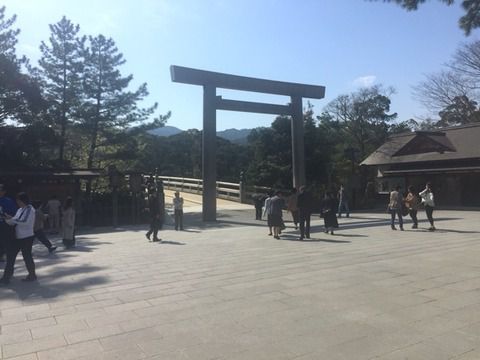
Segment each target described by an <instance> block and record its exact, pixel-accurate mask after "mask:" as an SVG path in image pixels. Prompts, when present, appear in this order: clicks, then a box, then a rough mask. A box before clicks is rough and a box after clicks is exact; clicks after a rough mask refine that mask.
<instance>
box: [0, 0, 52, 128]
mask: <svg viewBox="0 0 480 360" xmlns="http://www.w3.org/2000/svg"><path fill="white" fill-rule="evenodd" d="M15 20H16V16H15V15H13V16H12V17H10V18H6V15H5V7H1V8H0V125H1V124H4V123H5V120H7V119H10V120H13V121H17V122H23V123H31V122H32V121H33V119H34V118H35V117H36V116H37V115H38V113H39V112H40V111H41V110H42V109H44V105H45V104H44V102H43V99H42V97H41V93H40V88H39V86H38V84H37V83H36V81H35V80H34V79H33V78H32V77H31V76H29V75H27V74H25V73H24V72H23V69H22V67H24V66H25V65H27V59H26V58H25V57H22V58H18V57H17V55H16V48H15V47H16V44H17V36H18V34H19V33H20V30H19V29H14V28H13V26H14V23H15Z"/></svg>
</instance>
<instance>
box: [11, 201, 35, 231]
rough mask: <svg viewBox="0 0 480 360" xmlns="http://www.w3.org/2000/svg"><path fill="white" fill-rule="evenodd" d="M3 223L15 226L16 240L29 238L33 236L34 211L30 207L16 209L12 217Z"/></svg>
mask: <svg viewBox="0 0 480 360" xmlns="http://www.w3.org/2000/svg"><path fill="white" fill-rule="evenodd" d="M5 221H6V222H7V224H9V225H16V226H15V235H16V237H17V239H25V238H28V237H31V236H33V225H34V223H35V209H34V208H33V206H32V205H27V206H25V207H23V208H20V209H18V210H17V213H16V214H15V216H14V217H12V218H11V219H6V220H5Z"/></svg>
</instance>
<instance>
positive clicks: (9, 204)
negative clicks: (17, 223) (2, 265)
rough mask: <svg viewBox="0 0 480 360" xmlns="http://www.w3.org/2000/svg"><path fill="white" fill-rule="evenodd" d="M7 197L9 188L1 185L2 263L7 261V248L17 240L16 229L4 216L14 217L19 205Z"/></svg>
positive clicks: (0, 257)
mask: <svg viewBox="0 0 480 360" xmlns="http://www.w3.org/2000/svg"><path fill="white" fill-rule="evenodd" d="M6 195H7V188H6V187H5V185H4V184H0V261H5V260H4V257H5V254H6V252H7V246H8V244H9V243H10V242H11V241H13V240H14V238H15V229H14V228H13V227H11V226H9V225H8V224H7V223H6V222H5V218H4V215H5V214H6V215H10V216H14V215H15V213H16V212H17V205H16V204H15V201H13V200H12V199H11V198H9V197H8V196H6Z"/></svg>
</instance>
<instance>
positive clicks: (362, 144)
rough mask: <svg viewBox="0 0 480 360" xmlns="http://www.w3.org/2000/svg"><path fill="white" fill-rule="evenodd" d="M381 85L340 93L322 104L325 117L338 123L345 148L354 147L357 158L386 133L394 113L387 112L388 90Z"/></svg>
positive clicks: (382, 140) (393, 118)
mask: <svg viewBox="0 0 480 360" xmlns="http://www.w3.org/2000/svg"><path fill="white" fill-rule="evenodd" d="M390 91H393V90H384V89H383V88H382V87H381V86H372V87H366V88H361V89H359V90H358V91H356V92H354V93H351V94H348V95H340V96H338V97H337V98H336V99H334V100H333V101H332V102H330V103H329V104H328V105H327V106H326V107H325V112H326V113H327V114H328V115H329V117H330V118H331V119H332V120H334V121H338V122H339V123H340V124H341V129H342V133H343V143H344V145H345V148H348V147H353V148H354V149H356V150H358V155H359V159H363V158H365V157H366V156H367V155H369V154H370V153H371V152H372V151H373V150H375V149H376V148H377V147H378V146H380V145H381V144H382V143H383V142H384V141H385V139H386V137H387V135H388V128H389V123H390V122H392V121H393V120H395V118H396V117H397V114H396V113H393V114H388V112H389V111H390V99H389V97H388V92H390Z"/></svg>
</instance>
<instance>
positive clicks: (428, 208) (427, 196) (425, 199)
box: [418, 182, 435, 231]
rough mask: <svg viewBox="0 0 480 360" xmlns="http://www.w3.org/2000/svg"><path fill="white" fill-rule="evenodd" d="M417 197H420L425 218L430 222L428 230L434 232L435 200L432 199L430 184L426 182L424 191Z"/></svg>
mask: <svg viewBox="0 0 480 360" xmlns="http://www.w3.org/2000/svg"><path fill="white" fill-rule="evenodd" d="M418 195H420V196H421V197H422V203H423V205H424V206H425V212H426V213H427V218H428V221H429V222H430V228H429V229H428V230H430V231H434V230H435V226H434V225H433V209H434V208H435V199H434V197H433V191H432V184H431V183H429V182H427V185H426V186H425V190H423V191H422V192H421V193H419V194H418Z"/></svg>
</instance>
